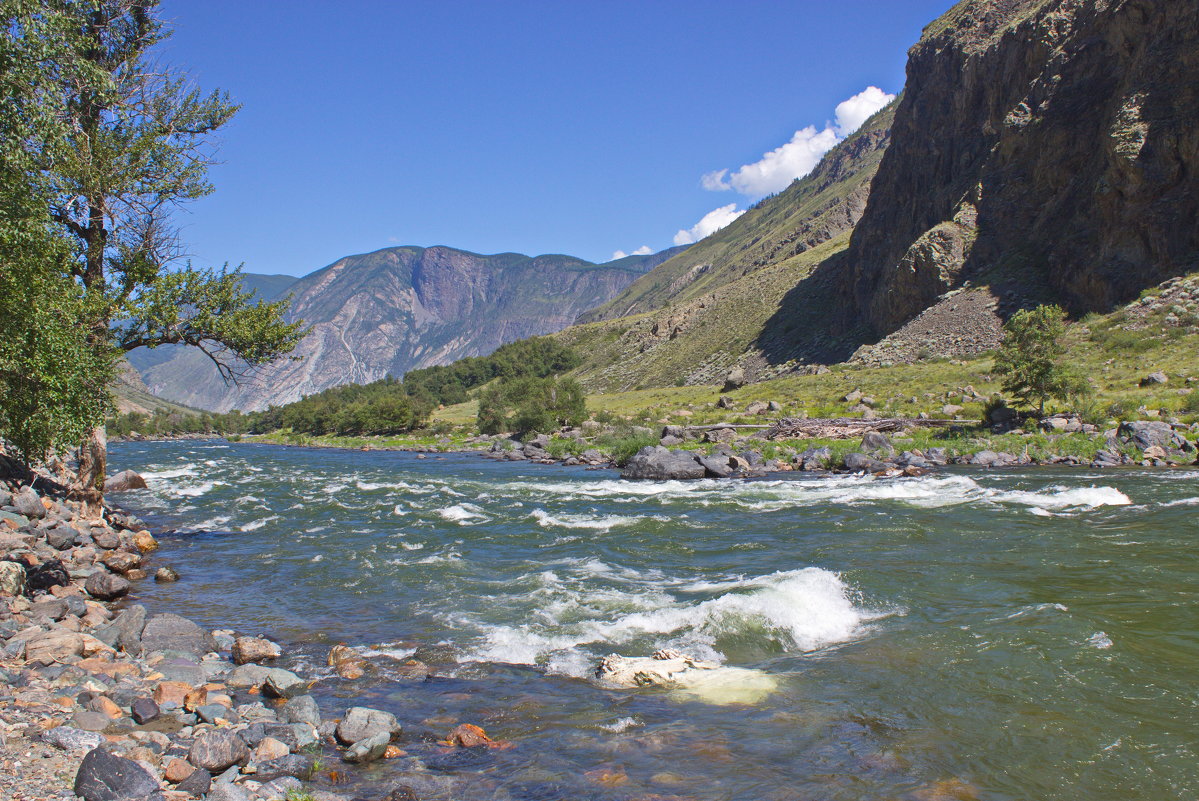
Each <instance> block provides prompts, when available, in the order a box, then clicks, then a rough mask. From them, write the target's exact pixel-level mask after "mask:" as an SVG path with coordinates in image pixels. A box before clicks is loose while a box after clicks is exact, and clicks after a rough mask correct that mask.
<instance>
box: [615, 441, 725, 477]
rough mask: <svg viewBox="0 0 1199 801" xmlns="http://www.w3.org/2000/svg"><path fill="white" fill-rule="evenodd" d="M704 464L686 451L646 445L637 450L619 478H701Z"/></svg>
mask: <svg viewBox="0 0 1199 801" xmlns="http://www.w3.org/2000/svg"><path fill="white" fill-rule="evenodd" d="M704 473H705V469H704V466H703V465H702V464H700V463H699V461H698V460H697V459H696V458H695V454H693V453H690V452H688V451H670V450H667V449H666V448H663V447H662V446H661V445H657V446H654V445H647V446H646V447H644V448H642V449H641V450H639V451H637V453H636V455H635V456H633V458H632V459H630V460H629V462H628V464H626V465H625V468H624V470H622V471H621V473H620V477H621V478H630V479H652V480H655V481H670V480H677V479H689V478H703V477H704Z"/></svg>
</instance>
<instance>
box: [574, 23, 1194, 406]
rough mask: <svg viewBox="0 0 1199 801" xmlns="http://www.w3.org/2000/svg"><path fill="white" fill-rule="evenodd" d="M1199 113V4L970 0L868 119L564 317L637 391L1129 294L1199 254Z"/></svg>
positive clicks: (591, 365)
mask: <svg viewBox="0 0 1199 801" xmlns="http://www.w3.org/2000/svg"><path fill="white" fill-rule="evenodd" d="M1197 121H1199V4H1196V3H1194V2H1187V3H1171V2H1157V1H1155V0H966V2H961V3H959V4H958V5H956V6H954V7H953V8H952V9H950V10H949V11H948V12H947V13H946V14H944V15H943V16H942V17H941V18H939V19H938V20H936V21H935V22H933V23H932V24H930V25H929V26H928V27H927V28H926V29H925V31H924V33H923V35H922V37H921V40H920V41H919V42H918V43H917V44H916V45H915V46H914V47H913V48H912V49H911V51H910V53H909V59H908V66H907V83H906V85H905V88H904V91H903V94H902V96H901V98H900V99H899V100H898V101H897V102H896V104H894V105H893V106H892V107H891V108H888V109H886V110H884V111H883V112H880V113H879V115H876V117H875V118H874V119H873V120H871V121H870V122H868V123H867V125H866V126H865V127H864V129H863V131H862V132H861V134H859V136H858V137H856V138H851V139H850V140H847V141H846V142H843V143H841V144H840V145H839V146H838V147H837V148H835V149H834V150H832V151H830V152H829V153H828V154H827V155H826V157H825V161H824V162H822V164H821V165H820V166H819V167H818V168H817V169H816V170H815V171H814V172H813V173H812V174H810V175H809V176H808V177H806V178H804V179H802V180H800V181H798V182H796V183H794V184H792V186H791V187H790V188H788V189H787V190H786V191H784V192H783V193H780V194H779V195H777V196H775V197H772V198H768V199H766V200H765V201H763V202H762V203H761V204H759V205H758V206H757V207H756V208H755V209H753V210H751V211H750V212H748V213H746V214H745V215H743V216H742V217H740V218H739V219H737V220H736V221H735V222H734V223H732V224H731V225H729V226H728V227H727V228H725V229H723V230H722V231H720V232H718V233H717V234H714V235H713V236H711V237H709V238H707V239H705V240H703V241H702V242H700V243H698V244H696V245H694V246H693V247H692V248H691V249H690V250H689V251H687V252H686V253H685V254H683V255H681V256H677V257H675V258H674V259H671V260H670V261H668V262H666V263H665V264H663V265H662V266H661V267H659V268H658V269H657V270H655V271H654V272H652V273H650V274H649V275H647V276H645V277H644V278H641V279H639V280H638V281H637V282H635V283H634V284H633V285H632V286H631V287H630V288H629V289H628V290H626V292H625V293H623V294H622V295H620V296H618V297H617V298H615V299H614V300H613V301H612V302H611V303H609V304H606V305H605V306H603V307H601V308H599V309H597V310H595V311H593V312H591V313H589V314H587V315H585V316H584V317H583V318H582V320H581V321H580V322H582V323H585V324H583V325H579V326H576V327H573V328H570V329H567V330H565V331H563V332H560V333H559V334H557V335H556V336H558V337H560V338H561V339H562V340H563V341H565V342H568V343H570V344H572V345H574V346H576V347H578V348H579V349H580V350H581V351H582V352H583V353H584V354H585V356H586V359H587V361H586V363H585V364H584V365H583V367H582V368H580V370H579V372H578V375H579V378H580V379H581V380H583V381H584V382H585V384H586V385H587V386H589V387H590V388H591V389H593V390H616V389H629V388H636V387H644V386H669V385H672V384H677V383H686V384H700V383H713V382H717V381H719V380H720V379H721V378H722V377H723V375H724V374H725V373H726V372H727V371H728V370H729V369H730V368H731V367H733V366H736V365H739V366H741V367H742V368H744V370H745V372H746V374H747V375H748V377H749V378H750V379H751V380H756V379H761V378H767V377H770V376H772V375H776V374H778V373H780V372H785V371H789V370H793V369H797V368H801V367H803V366H804V365H812V364H818V363H831V362H838V361H845V360H855V361H861V362H865V363H875V364H885V363H895V362H910V361H913V360H916V359H919V358H925V357H927V356H958V355H965V354H970V353H978V352H981V351H985V350H988V349H990V348H993V347H995V345H996V344H997V343H998V341H999V339H1000V337H1001V334H1002V327H1001V326H1002V322H1003V320H1004V319H1005V318H1006V317H1007V316H1008V315H1010V314H1011V313H1013V312H1014V311H1016V310H1017V309H1019V308H1024V307H1030V306H1034V305H1036V304H1038V303H1043V302H1054V303H1060V304H1062V305H1063V306H1065V307H1066V308H1067V309H1068V310H1069V311H1070V312H1071V313H1073V314H1075V315H1080V314H1083V313H1085V312H1089V311H1108V310H1111V309H1112V308H1114V307H1116V306H1118V305H1119V304H1121V303H1124V302H1127V301H1128V300H1130V299H1132V298H1135V297H1136V296H1137V294H1138V293H1140V292H1141V291H1143V290H1144V289H1146V288H1148V287H1152V286H1154V285H1156V284H1158V283H1159V282H1161V281H1162V280H1164V279H1167V278H1170V277H1172V276H1177V275H1182V274H1184V273H1186V272H1188V271H1191V270H1194V269H1195V267H1196V266H1197V265H1199V125H1197V124H1196V122H1197ZM862 134H865V137H863V136H862ZM834 165H840V166H839V169H834ZM826 184H827V185H826ZM842 195H843V196H844V197H843V198H842V197H841V196H842ZM826 198H827V201H826ZM805 199H806V200H805ZM826 203H831V204H832V205H826Z"/></svg>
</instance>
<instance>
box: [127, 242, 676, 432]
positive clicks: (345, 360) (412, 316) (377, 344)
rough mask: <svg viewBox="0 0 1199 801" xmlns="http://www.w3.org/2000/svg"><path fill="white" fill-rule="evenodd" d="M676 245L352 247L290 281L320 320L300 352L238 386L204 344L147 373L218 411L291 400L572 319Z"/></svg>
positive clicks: (167, 394)
mask: <svg viewBox="0 0 1199 801" xmlns="http://www.w3.org/2000/svg"><path fill="white" fill-rule="evenodd" d="M671 253H672V252H671V251H667V252H664V253H663V254H655V255H652V256H632V257H628V258H625V259H621V260H619V261H615V262H609V263H607V264H598V265H597V264H592V263H590V262H587V261H583V260H582V259H577V258H574V257H571V256H537V257H529V256H523V255H521V254H518V253H504V254H499V255H496V256H481V255H478V254H474V253H468V252H466V251H462V250H455V249H453V248H446V247H434V248H418V247H397V248H387V249H384V250H379V251H376V252H374V253H367V254H363V255H357V256H348V257H346V258H343V259H339V260H338V261H336V262H334V263H333V264H331V265H329V266H328V267H325V268H323V269H321V270H318V271H317V272H315V273H312V274H310V275H308V276H306V277H304V278H301V279H299V280H297V281H295V283H294V284H291V285H290V286H289V287H288V288H287V289H288V291H289V292H291V293H292V296H293V298H292V305H291V310H290V312H289V317H290V318H291V319H293V320H294V319H303V320H305V321H306V322H307V323H309V324H310V325H311V326H312V332H311V333H310V334H309V335H308V336H307V337H306V338H305V339H304V340H303V342H301V344H300V345H299V347H298V348H297V349H296V352H295V354H294V355H295V356H297V357H299V358H298V359H285V360H281V361H279V362H276V363H275V364H273V365H271V366H270V367H268V368H266V369H265V370H262V371H260V372H258V373H256V374H255V375H254V376H253V377H252V378H251V379H250V380H248V381H246V382H244V383H243V384H242V385H241V386H226V385H225V384H224V382H223V381H222V380H221V379H220V377H219V376H218V375H217V374H216V371H215V369H214V368H213V367H212V365H211V364H210V363H208V361H207V359H206V357H205V356H204V355H203V354H201V353H199V352H198V351H196V350H195V349H194V348H178V349H175V350H174V351H171V352H170V358H167V359H163V358H162V357H161V356H159V357H156V358H153V359H151V358H150V357H149V356H147V357H146V358H145V361H146V362H147V368H146V371H145V373H144V375H145V377H146V382H147V384H148V386H149V387H150V389H151V390H152V391H153V392H154V393H155V394H157V395H160V396H161V397H164V398H168V399H171V400H175V401H179V402H181V403H186V404H188V405H191V406H196V407H199V408H204V409H211V410H214V411H227V410H229V409H234V408H236V409H243V410H254V409H262V408H265V407H266V406H268V405H271V404H282V403H288V402H291V401H294V400H298V399H299V398H301V397H302V396H304V395H306V394H311V393H313V392H319V391H320V390H322V389H327V388H329V387H332V386H336V385H339V384H346V383H351V382H357V383H365V382H369V381H374V380H377V379H379V378H382V377H384V376H385V375H387V374H388V373H390V374H392V375H394V376H402V375H403V374H404V373H405V372H407V371H408V370H411V369H414V368H417V367H426V366H429V365H433V364H447V363H449V362H451V361H454V360H456V359H460V358H462V357H464V356H478V355H483V354H486V353H490V352H491V351H493V350H495V349H496V348H497V347H499V346H500V345H502V344H504V343H506V342H511V341H513V340H517V339H522V338H524V337H529V336H536V335H540V334H547V333H551V332H554V331H557V330H559V329H561V328H565V327H566V326H568V325H570V323H571V322H572V321H573V320H574V319H575V318H576V317H577V316H578V315H579V314H581V313H582V312H583V311H585V310H587V309H589V308H592V307H593V306H597V305H599V304H602V303H604V302H606V301H608V300H610V299H611V298H612V297H613V296H615V295H616V294H618V293H619V292H620V291H621V290H623V289H624V288H625V287H627V286H628V285H629V284H630V283H631V282H632V281H633V280H635V279H636V278H638V277H639V276H640V275H642V274H643V273H644V272H646V271H647V270H650V269H651V268H653V267H654V266H656V265H657V264H659V263H660V262H661V261H662V260H664V259H665V258H667V257H669V256H670V255H671ZM160 350H161V349H160ZM151 362H153V363H151ZM134 363H135V364H137V363H138V362H137V361H136V360H135V361H134Z"/></svg>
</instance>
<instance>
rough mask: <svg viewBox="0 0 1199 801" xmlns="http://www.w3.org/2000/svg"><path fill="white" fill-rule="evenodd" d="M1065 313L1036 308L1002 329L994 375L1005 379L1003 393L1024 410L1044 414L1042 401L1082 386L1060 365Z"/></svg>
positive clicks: (1053, 308)
mask: <svg viewBox="0 0 1199 801" xmlns="http://www.w3.org/2000/svg"><path fill="white" fill-rule="evenodd" d="M1065 333H1066V313H1065V312H1064V311H1063V310H1062V309H1061V307H1060V306H1038V307H1037V308H1035V309H1024V310H1022V311H1018V312H1016V313H1015V314H1014V315H1012V316H1011V318H1010V319H1009V320H1008V321H1007V322H1006V323H1005V324H1004V326H1003V344H1002V345H1000V346H999V354H998V355H997V356H996V357H995V372H997V373H999V374H1000V375H1002V376H1004V380H1003V391H1004V392H1007V393H1010V394H1011V395H1013V396H1015V398H1016V399H1017V400H1018V401H1019V402H1020V403H1021V404H1022V405H1024V406H1027V407H1036V409H1037V412H1038V414H1041V415H1044V414H1045V401H1047V400H1049V399H1050V398H1062V399H1064V398H1066V397H1068V396H1070V395H1072V394H1074V393H1076V392H1078V391H1079V390H1080V389H1081V388H1082V386H1083V382H1082V381H1081V380H1080V379H1079V377H1078V376H1077V375H1075V374H1074V372H1073V371H1072V370H1071V369H1070V368H1069V367H1068V366H1067V365H1066V364H1065V363H1064V362H1063V360H1062V359H1063V357H1064V356H1065V355H1066V346H1065V345H1064V344H1063V342H1062V340H1063V337H1064V336H1065Z"/></svg>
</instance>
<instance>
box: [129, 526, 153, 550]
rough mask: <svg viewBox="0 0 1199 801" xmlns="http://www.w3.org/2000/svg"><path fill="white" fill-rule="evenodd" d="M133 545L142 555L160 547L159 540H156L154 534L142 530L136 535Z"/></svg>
mask: <svg viewBox="0 0 1199 801" xmlns="http://www.w3.org/2000/svg"><path fill="white" fill-rule="evenodd" d="M133 545H134V547H136V548H137V549H138V550H139V551H141V552H142V553H149V552H150V551H153V550H154V549H156V548H157V547H158V540H156V539H154V535H153V534H151V533H150V532H148V531H146V530H145V529H142V530H141V531H138V532H135V533H134V535H133Z"/></svg>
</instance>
